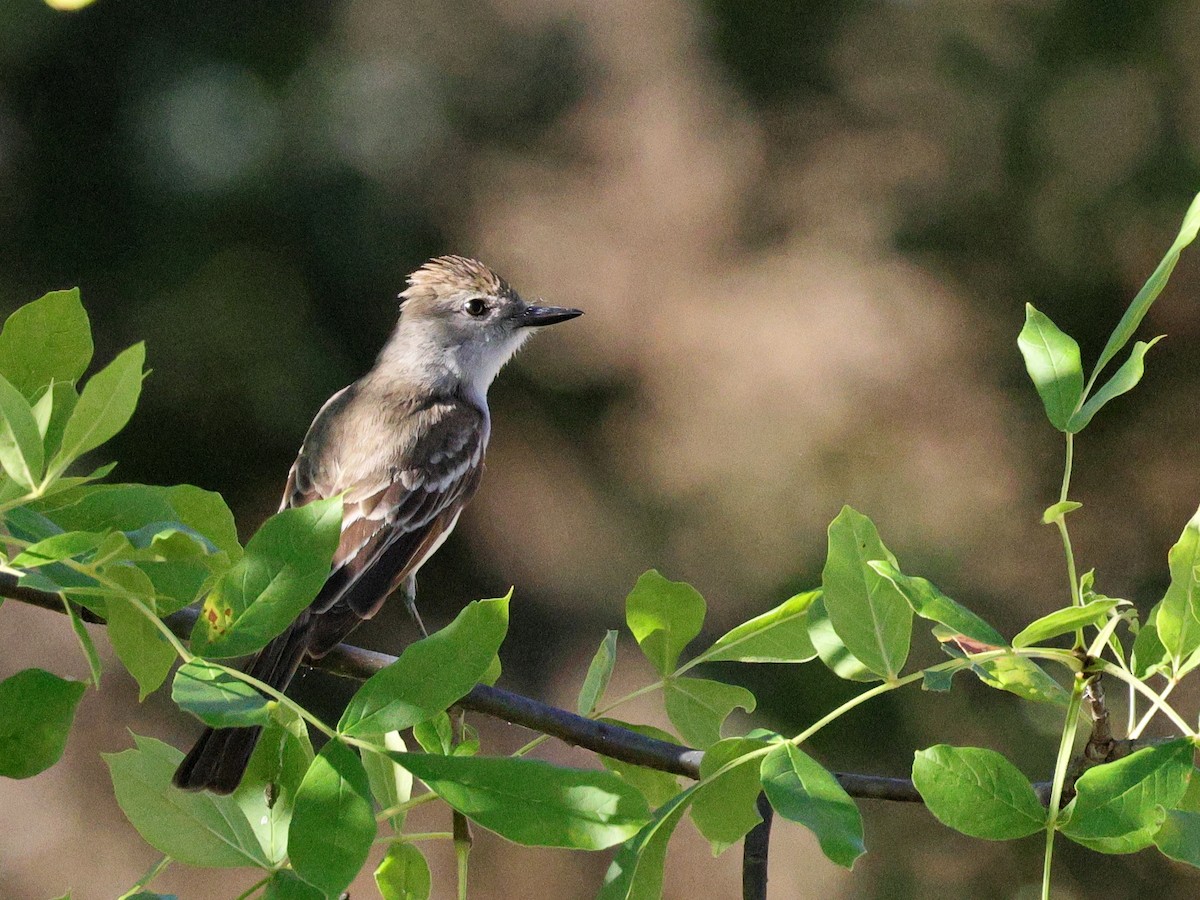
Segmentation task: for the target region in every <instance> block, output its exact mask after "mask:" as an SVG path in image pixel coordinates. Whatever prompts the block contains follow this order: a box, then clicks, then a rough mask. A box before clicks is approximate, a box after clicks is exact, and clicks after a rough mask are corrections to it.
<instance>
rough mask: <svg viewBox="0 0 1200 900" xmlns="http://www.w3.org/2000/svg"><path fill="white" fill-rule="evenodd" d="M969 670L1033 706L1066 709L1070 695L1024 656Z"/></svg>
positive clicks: (981, 663) (998, 659)
mask: <svg viewBox="0 0 1200 900" xmlns="http://www.w3.org/2000/svg"><path fill="white" fill-rule="evenodd" d="M943 646H945V645H943ZM971 671H972V672H974V673H975V674H976V675H977V676H978V677H979V680H980V681H982V682H983V683H984V684H986V685H989V686H990V687H994V688H997V689H999V690H1001V691H1008V692H1009V693H1010V694H1016V695H1017V696H1018V697H1021V698H1023V699H1025V700H1032V701H1034V702H1035V703H1053V704H1054V705H1055V706H1063V707H1065V706H1066V705H1067V703H1068V702H1069V700H1070V695H1069V694H1068V693H1067V692H1066V690H1065V689H1064V688H1063V686H1062V685H1061V684H1059V683H1058V682H1057V681H1055V680H1054V679H1053V678H1051V677H1050V676H1049V675H1047V674H1046V671H1045V670H1044V669H1043V668H1042V667H1041V666H1039V665H1038V664H1037V663H1035V662H1034V661H1033V660H1031V659H1026V658H1025V657H1024V656H998V657H996V658H994V659H989V660H982V661H979V662H974V663H972V665H971Z"/></svg>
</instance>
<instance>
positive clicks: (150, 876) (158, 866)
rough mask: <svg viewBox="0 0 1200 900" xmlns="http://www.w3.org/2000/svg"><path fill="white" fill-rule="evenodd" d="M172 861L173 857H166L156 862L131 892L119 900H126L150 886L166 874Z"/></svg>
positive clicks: (131, 888)
mask: <svg viewBox="0 0 1200 900" xmlns="http://www.w3.org/2000/svg"><path fill="white" fill-rule="evenodd" d="M172 861H173V860H172V859H171V857H169V856H164V857H163V858H162V859H160V860H159V861H158V862H156V863H155V864H154V865H152V866H151V867H150V868H149V869H147V870H146V874H145V875H143V876H142V877H141V878H139V879H138V880H137V881H135V882H134V883H133V885H132V886H131V887H130V888H129V890H127V891H126V892H125V893H123V894H122V895H121V896H120V897H118V898H117V900H126V898H127V897H132V896H133V895H134V894H136V893H138V892H139V891H140V890H141V889H142V888H144V887H145V886H146V885H148V884H149V883H150V882H152V881H153V880H154V879H155V878H157V877H158V876H159V875H161V874H162V873H163V872H165V871H166V870H167V867H168V866H169V865H171V863H172Z"/></svg>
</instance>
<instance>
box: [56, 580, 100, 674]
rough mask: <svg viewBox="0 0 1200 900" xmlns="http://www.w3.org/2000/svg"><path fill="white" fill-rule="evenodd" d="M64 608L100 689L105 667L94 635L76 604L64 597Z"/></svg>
mask: <svg viewBox="0 0 1200 900" xmlns="http://www.w3.org/2000/svg"><path fill="white" fill-rule="evenodd" d="M63 608H64V609H65V610H66V611H67V616H68V617H69V618H70V620H71V630H72V631H74V632H75V639H76V640H78V641H79V649H80V650H82V651H83V655H84V658H85V659H86V660H87V664H88V671H89V672H90V673H91V676H92V684H94V685H95V686H96V688H97V689H98V688H99V687H100V673H101V672H102V670H103V667H102V666H101V665H100V655H99V654H98V653H97V652H96V645H95V643H93V641H92V636H91V635H90V634H88V630H87V627H86V626H85V625H84V624H83V620H82V619H80V618H79V613H78V612H77V611H76V609H75V604H73V603H71V602H70V601H69V600H67V599H65V598H64V599H63Z"/></svg>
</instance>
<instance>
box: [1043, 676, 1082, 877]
mask: <svg viewBox="0 0 1200 900" xmlns="http://www.w3.org/2000/svg"><path fill="white" fill-rule="evenodd" d="M1086 682H1087V678H1086V676H1084V675H1083V674H1082V673H1081V674H1077V675H1076V676H1075V683H1074V685H1072V688H1071V702H1070V703H1069V704H1068V705H1067V718H1066V721H1065V722H1064V723H1063V733H1062V740H1061V741H1059V744H1058V758H1057V759H1056V760H1055V763H1054V781H1053V783H1052V784H1051V787H1050V809H1049V812H1048V814H1047V816H1046V857H1045V860H1044V861H1043V863H1042V900H1050V867H1051V863H1052V862H1053V859H1054V834H1055V832H1057V831H1058V813H1059V806H1060V805H1061V804H1062V793H1063V785H1064V784H1065V783H1066V780H1067V765H1068V763H1070V761H1071V748H1072V747H1074V746H1075V732H1076V730H1077V729H1078V728H1079V707H1080V704H1081V702H1082V700H1083V687H1084V684H1085V683H1086Z"/></svg>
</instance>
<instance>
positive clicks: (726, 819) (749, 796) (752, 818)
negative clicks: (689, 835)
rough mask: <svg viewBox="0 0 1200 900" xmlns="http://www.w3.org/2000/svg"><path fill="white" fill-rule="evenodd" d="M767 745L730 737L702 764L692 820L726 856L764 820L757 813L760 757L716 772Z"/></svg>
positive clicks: (710, 750)
mask: <svg viewBox="0 0 1200 900" xmlns="http://www.w3.org/2000/svg"><path fill="white" fill-rule="evenodd" d="M766 746H767V742H766V741H759V740H750V739H747V738H729V739H728V740H724V741H720V742H719V743H716V744H713V745H712V746H711V747H709V748H708V750H707V751H706V752H705V754H704V759H703V760H702V761H701V763H700V777H701V781H700V785H699V787H698V789H697V790H696V792H695V793H694V794H693V795H692V821H693V822H695V823H696V827H697V828H698V829H699V830H700V833H701V834H702V835H704V837H705V838H707V839H708V842H709V844H711V845H712V851H713V856H719V855H720V854H722V853H724V852H725V851H726V850H727V849H728V848H729V847H730V846H731V845H733V844H734V843H736V842H737V841H740V840H741V839H742V838H743V837H745V836H746V833H747V832H749V831H750V829H751V828H753V827H754V826H755V825H757V824H758V823H759V822H761V821H762V816H760V815H759V813H758V795H759V793H760V792H761V791H762V784H761V781H760V779H759V771H758V770H759V765H760V763H761V762H762V757H761V756H753V757H751V758H750V759H747V760H745V761H743V762H741V763H740V764H738V765H735V766H733V767H732V768H730V769H729V770H728V771H726V772H723V773H722V774H721V775H719V776H715V777H714V775H715V773H716V772H718V771H720V770H721V769H723V768H725V766H726V765H728V764H730V763H733V762H735V761H736V760H738V759H740V758H741V757H744V756H746V755H747V754H749V753H751V752H753V751H755V750H761V749H762V748H763V747H766Z"/></svg>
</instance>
